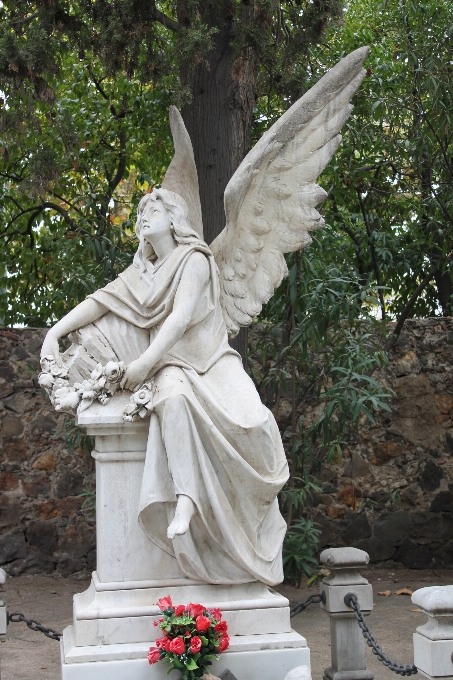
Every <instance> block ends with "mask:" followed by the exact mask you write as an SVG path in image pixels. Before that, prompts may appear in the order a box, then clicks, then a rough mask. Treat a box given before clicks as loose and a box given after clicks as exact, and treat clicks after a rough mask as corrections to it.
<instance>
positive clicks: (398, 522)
mask: <svg viewBox="0 0 453 680" xmlns="http://www.w3.org/2000/svg"><path fill="white" fill-rule="evenodd" d="M411 527H412V517H411V514H410V513H409V512H405V511H401V512H392V513H388V514H385V515H382V516H381V517H379V519H378V520H377V521H375V523H374V535H375V536H377V538H381V539H383V540H385V541H389V542H390V543H392V544H393V545H395V544H396V543H399V542H400V541H402V540H403V539H404V537H405V536H408V535H409V532H410V530H411Z"/></svg>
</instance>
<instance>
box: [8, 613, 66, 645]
mask: <svg viewBox="0 0 453 680" xmlns="http://www.w3.org/2000/svg"><path fill="white" fill-rule="evenodd" d="M7 622H8V623H22V622H23V623H26V624H27V626H28V628H30V630H34V631H35V633H43V634H44V635H45V636H46V637H48V638H50V639H51V640H57V641H59V640H60V638H61V637H62V635H63V633H57V631H56V630H53V628H46V627H45V626H43V625H42V624H41V623H39V621H35V620H34V619H27V617H26V616H24V615H23V614H21V613H20V612H13V613H12V614H8V615H7Z"/></svg>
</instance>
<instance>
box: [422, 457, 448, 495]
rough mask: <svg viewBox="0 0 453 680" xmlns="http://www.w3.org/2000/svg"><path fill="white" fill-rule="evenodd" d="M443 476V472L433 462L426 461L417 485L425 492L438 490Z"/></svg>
mask: <svg viewBox="0 0 453 680" xmlns="http://www.w3.org/2000/svg"><path fill="white" fill-rule="evenodd" d="M443 476H444V473H443V470H442V468H441V467H439V465H436V464H435V462H434V461H433V460H427V461H426V464H425V466H424V468H423V470H422V472H421V475H420V477H419V481H418V483H419V485H420V487H421V488H422V489H424V490H425V491H435V490H436V489H438V488H439V486H440V482H441V480H442V478H443Z"/></svg>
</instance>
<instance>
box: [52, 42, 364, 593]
mask: <svg viewBox="0 0 453 680" xmlns="http://www.w3.org/2000/svg"><path fill="white" fill-rule="evenodd" d="M367 53H368V48H361V49H359V50H356V51H355V52H353V53H352V54H350V55H349V56H347V57H346V58H345V59H343V60H342V61H341V62H339V63H338V64H337V65H336V66H335V67H334V68H333V69H332V70H331V71H329V72H328V73H327V74H326V75H325V76H324V77H323V78H322V80H320V81H319V82H318V83H317V85H315V86H314V87H313V88H312V89H311V90H310V91H309V92H307V93H306V94H305V95H304V96H303V97H302V98H301V99H300V100H299V101H297V102H296V103H295V104H294V105H293V106H292V107H291V108H290V109H289V110H288V111H287V112H286V113H285V114H284V115H283V116H282V117H281V118H280V119H279V120H278V121H277V122H276V123H275V124H274V125H273V126H272V127H271V128H270V129H269V131H268V132H266V133H265V134H264V135H263V137H262V138H261V139H260V141H259V142H258V143H257V144H256V146H255V147H254V148H253V149H252V150H251V151H250V153H249V154H248V155H247V157H246V158H245V159H244V161H243V162H242V164H241V165H240V166H239V168H238V169H237V170H236V172H235V174H234V175H233V177H232V178H231V180H230V182H229V184H228V186H227V188H226V190H225V212H226V227H225V228H224V230H223V231H222V232H221V234H220V235H219V236H218V237H217V238H216V239H215V241H214V242H213V243H212V244H211V245H210V246H208V245H207V244H206V243H205V242H204V240H203V225H202V218H201V207H200V200H199V193H198V179H197V173H196V168H195V163H194V158H193V151H192V146H191V142H190V138H189V136H188V133H187V131H186V129H185V127H184V124H183V121H182V118H181V116H180V114H179V112H178V111H177V109H175V108H174V107H172V109H171V112H170V121H171V127H172V133H173V139H174V144H175V156H174V158H173V160H172V162H171V164H170V166H169V168H168V170H167V173H166V176H165V179H164V181H163V183H162V188H160V189H155V190H154V191H153V192H152V193H150V194H147V195H145V196H144V197H143V198H142V200H141V202H140V205H139V207H138V213H137V222H136V235H137V238H138V249H137V252H136V254H135V257H134V260H133V263H132V264H131V265H130V267H128V268H127V269H126V270H125V271H124V272H122V273H121V274H120V275H119V276H118V278H117V279H116V280H115V281H112V282H111V283H109V284H108V285H107V286H105V287H104V288H102V289H100V290H98V291H96V292H95V293H93V294H91V295H89V296H88V297H87V299H86V300H85V301H84V302H82V303H81V304H79V305H78V306H77V307H75V309H73V310H72V311H70V312H69V314H67V315H66V316H65V317H64V318H63V319H61V320H60V321H59V322H58V323H57V324H55V326H54V327H53V328H51V329H50V330H49V332H48V334H47V336H46V339H45V341H44V344H43V347H42V366H43V374H41V376H42V378H41V380H42V384H43V385H44V386H45V387H46V388H47V389H48V390H53V394H54V397H55V399H54V401H56V403H57V405H58V400H60V404H59V405H60V407H61V408H62V407H64V406H68V405H70V406H73V407H75V406H76V405H77V404H78V403H79V401H78V400H79V399H80V398H81V397H80V394H82V393H83V394H82V398H83V399H85V401H86V400H87V399H88V401H89V400H90V399H93V398H94V396H96V390H95V388H94V387H93V390H91V391H90V385H94V386H95V385H98V388H99V385H101V387H102V385H104V387H105V384H106V380H107V382H108V380H110V383H108V384H110V386H111V385H112V384H113V383H114V382H115V380H116V381H117V389H119V390H129V391H130V392H131V393H132V398H135V399H136V401H138V403H139V404H140V403H143V404H145V402H146V403H147V405H148V411H146V409H145V410H144V411H143V412H140V415H142V416H143V415H145V414H146V413H149V414H150V428H149V437H148V447H147V453H146V462H145V469H144V477H143V482H142V490H141V497H140V499H137V500H138V519H139V522H140V525H141V527H142V529H143V530H144V531H145V533H146V534H147V535H148V536H149V538H150V539H151V540H152V541H154V542H155V543H156V544H157V545H158V546H160V547H161V548H162V549H163V550H165V551H167V552H169V553H170V554H172V555H174V556H175V557H176V559H177V561H178V563H179V565H180V568H181V570H182V571H183V573H184V574H185V575H186V576H187V577H188V578H192V579H197V580H202V581H205V582H208V583H230V584H231V583H245V582H249V581H254V580H258V581H262V582H264V583H266V584H269V585H274V584H277V583H280V582H281V581H282V580H283V572H282V558H281V552H282V542H283V538H284V535H285V529H286V525H285V522H284V520H283V518H282V516H281V514H280V512H279V507H278V502H277V494H278V492H279V491H280V490H281V488H282V487H283V485H284V484H285V482H286V480H287V478H288V466H287V461H286V457H285V452H284V449H283V446H282V442H281V438H280V435H279V431H278V428H277V425H276V423H275V420H274V418H273V416H272V414H271V413H270V411H269V410H268V409H267V408H266V407H265V406H264V405H263V404H262V403H261V401H260V398H259V396H258V393H257V391H256V389H255V387H254V384H253V382H252V381H251V379H250V378H249V377H248V375H247V374H246V372H245V371H244V368H243V366H242V362H241V358H240V356H239V355H238V354H237V353H236V352H235V351H234V350H233V349H232V348H231V347H230V346H229V344H228V335H230V336H233V337H234V335H235V334H237V332H238V331H239V328H240V326H247V325H249V324H250V323H251V322H252V320H253V318H254V317H256V316H257V315H258V314H259V313H260V310H261V307H262V305H263V304H264V303H265V302H266V301H267V300H269V298H270V297H271V296H272V294H273V291H274V289H275V288H276V287H277V286H278V285H279V283H280V282H281V280H282V278H283V277H284V276H285V275H286V273H287V270H286V265H285V259H284V253H288V252H291V251H295V250H297V249H300V248H302V247H304V246H306V245H308V244H309V243H310V240H311V239H310V235H309V233H310V231H311V230H313V229H318V228H320V227H321V226H322V225H323V220H322V218H321V216H320V215H319V213H318V212H317V211H316V209H315V206H316V205H317V204H318V203H320V202H321V201H322V200H323V198H324V197H325V196H326V194H325V192H324V190H323V189H321V188H320V187H319V186H318V185H317V184H316V179H317V177H318V175H319V174H320V172H321V171H322V170H323V168H324V167H325V166H326V165H327V163H328V162H329V161H330V159H331V157H332V155H333V154H334V152H335V150H336V149H337V147H338V145H339V143H340V140H341V136H340V135H339V134H338V133H339V130H340V129H341V127H342V126H343V124H344V123H345V121H346V120H347V118H348V117H349V115H350V113H351V110H352V106H351V105H350V104H349V100H350V99H351V97H352V96H353V94H354V93H355V91H356V90H357V88H358V87H359V85H360V83H361V81H362V79H363V77H364V70H363V68H362V63H363V61H364V59H365V57H366V55H367ZM68 334H69V336H70V339H71V340H72V342H73V345H72V347H71V348H69V350H67V352H66V353H64V354H60V351H59V340H60V339H61V338H63V337H64V336H67V335H68ZM82 350H83V351H82ZM90 362H91V364H90ZM106 365H107V368H105V366H106ZM109 366H110V368H109ZM112 374H113V377H112ZM90 375H91V377H90ZM100 376H101V378H102V380H101V378H100ZM90 380H91V382H90ZM96 380H98V383H96ZM77 381H79V382H77ZM84 381H85V382H84ZM87 381H88V382H87ZM99 381H100V382H99ZM74 385H75V387H74ZM80 385H82V388H80ZM83 385H85V387H83ZM87 385H88V387H87ZM144 385H145V387H143V386H144ZM77 386H78V387H77ZM102 389H104V388H102ZM77 390H79V392H78V393H77V394H76V392H77ZM140 390H142V392H144V393H146V392H147V390H148V393H149V391H150V390H151V391H152V406H151V408H150V407H149V404H150V402H149V399H148V401H147V399H146V394H145V397H143V398H142V397H140V394H142V392H140ZM55 395H56V396H55ZM134 395H135V396H134ZM137 395H139V398H138V397H137ZM108 397H109V395H108V393H105V392H104V393H103V399H104V401H105V402H107V400H108ZM101 401H102V399H101ZM104 408H108V406H105V407H104ZM163 517H164V521H163V519H162V518H163Z"/></svg>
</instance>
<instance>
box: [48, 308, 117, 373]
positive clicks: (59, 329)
mask: <svg viewBox="0 0 453 680" xmlns="http://www.w3.org/2000/svg"><path fill="white" fill-rule="evenodd" d="M107 312H108V309H107V308H106V307H104V305H102V304H101V303H100V302H97V301H96V300H93V299H92V298H87V299H86V300H84V301H83V302H81V303H80V304H79V305H77V307H74V309H71V311H70V312H69V314H66V316H64V317H63V318H62V319H60V321H58V322H57V323H56V324H55V326H53V327H52V328H51V329H50V330H49V331H48V333H47V335H46V338H45V340H44V343H43V346H42V348H41V358H42V357H46V356H53V357H54V359H55V361H56V363H57V364H58V366H61V358H60V350H59V346H58V340H59V339H60V338H62V337H63V336H64V335H68V333H71V332H72V331H75V330H76V329H77V328H81V327H82V326H86V325H87V324H88V323H93V322H94V321H97V320H98V319H100V318H101V317H102V316H104V314H107Z"/></svg>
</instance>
